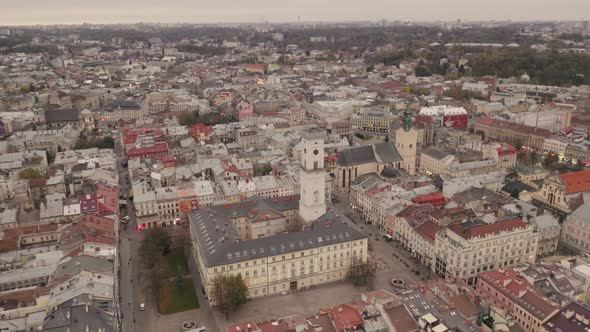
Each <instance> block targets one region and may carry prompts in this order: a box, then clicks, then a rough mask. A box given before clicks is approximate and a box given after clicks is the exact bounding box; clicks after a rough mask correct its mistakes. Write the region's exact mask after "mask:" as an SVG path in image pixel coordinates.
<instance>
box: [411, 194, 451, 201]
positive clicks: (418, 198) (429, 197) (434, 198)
mask: <svg viewBox="0 0 590 332" xmlns="http://www.w3.org/2000/svg"><path fill="white" fill-rule="evenodd" d="M444 199H445V195H443V194H442V193H440V192H435V193H431V194H426V195H421V196H416V197H414V198H412V202H414V203H416V204H425V203H432V202H434V201H438V200H444Z"/></svg>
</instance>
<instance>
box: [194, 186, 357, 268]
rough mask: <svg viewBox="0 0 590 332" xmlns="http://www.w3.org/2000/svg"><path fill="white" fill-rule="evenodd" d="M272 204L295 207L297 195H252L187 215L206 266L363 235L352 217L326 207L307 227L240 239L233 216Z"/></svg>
mask: <svg viewBox="0 0 590 332" xmlns="http://www.w3.org/2000/svg"><path fill="white" fill-rule="evenodd" d="M270 206H272V210H275V211H289V210H297V209H298V207H299V196H298V195H297V196H286V197H280V198H274V199H273V198H259V197H257V198H254V199H251V200H248V201H245V202H242V203H236V204H229V205H224V206H213V207H209V208H203V209H200V210H198V211H195V212H193V213H191V214H190V215H189V222H190V229H191V232H192V234H193V238H194V239H196V244H197V245H198V246H199V251H200V252H201V253H202V256H203V258H204V262H205V264H206V266H207V267H213V266H220V265H226V264H233V263H239V262H242V261H246V260H251V259H259V258H265V257H269V256H275V255H281V254H287V253H290V252H294V251H299V250H306V249H311V248H318V247H321V246H325V245H331V244H337V243H341V242H347V241H354V240H360V239H364V238H366V236H365V235H363V234H361V233H360V232H358V231H356V230H354V229H353V228H351V227H350V226H348V225H350V224H351V221H350V220H349V219H348V218H346V217H345V216H343V215H341V214H338V213H336V212H334V211H328V212H326V214H324V215H323V216H322V217H320V218H319V219H318V220H317V221H315V222H314V223H312V224H311V227H310V229H308V230H305V231H301V232H290V233H287V234H281V235H275V236H270V237H265V238H260V239H252V240H247V241H240V240H239V234H238V232H237V231H236V229H235V228H234V225H233V222H232V220H231V219H232V218H237V217H240V216H249V215H250V214H254V213H258V210H260V209H264V208H266V207H270Z"/></svg>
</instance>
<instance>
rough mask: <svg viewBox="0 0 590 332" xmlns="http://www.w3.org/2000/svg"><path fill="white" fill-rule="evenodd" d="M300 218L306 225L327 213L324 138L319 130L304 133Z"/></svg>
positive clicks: (314, 129) (300, 171)
mask: <svg viewBox="0 0 590 332" xmlns="http://www.w3.org/2000/svg"><path fill="white" fill-rule="evenodd" d="M301 136H302V138H303V154H302V157H301V168H300V170H299V174H300V180H299V181H300V183H299V184H300V191H301V198H300V200H299V216H300V217H301V219H302V220H303V222H304V223H310V222H313V221H316V220H317V219H318V218H319V217H321V216H322V215H324V214H325V213H326V171H325V170H324V138H325V137H326V133H325V132H324V131H323V130H321V129H318V128H310V129H306V130H304V131H302V134H301Z"/></svg>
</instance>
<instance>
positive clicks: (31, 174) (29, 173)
mask: <svg viewBox="0 0 590 332" xmlns="http://www.w3.org/2000/svg"><path fill="white" fill-rule="evenodd" d="M19 176H20V178H21V179H23V180H30V179H38V178H40V177H42V175H41V173H39V171H38V170H36V169H33V168H27V169H25V170H22V171H21V172H20V173H19Z"/></svg>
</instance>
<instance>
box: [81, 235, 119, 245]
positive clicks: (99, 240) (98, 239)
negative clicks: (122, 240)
mask: <svg viewBox="0 0 590 332" xmlns="http://www.w3.org/2000/svg"><path fill="white" fill-rule="evenodd" d="M86 242H92V243H100V244H108V245H111V246H114V245H115V244H116V243H117V241H115V239H114V238H108V237H103V236H93V235H88V236H86Z"/></svg>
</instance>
